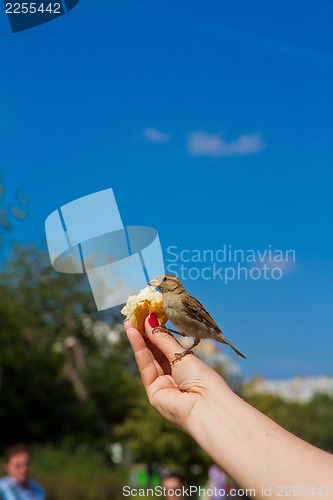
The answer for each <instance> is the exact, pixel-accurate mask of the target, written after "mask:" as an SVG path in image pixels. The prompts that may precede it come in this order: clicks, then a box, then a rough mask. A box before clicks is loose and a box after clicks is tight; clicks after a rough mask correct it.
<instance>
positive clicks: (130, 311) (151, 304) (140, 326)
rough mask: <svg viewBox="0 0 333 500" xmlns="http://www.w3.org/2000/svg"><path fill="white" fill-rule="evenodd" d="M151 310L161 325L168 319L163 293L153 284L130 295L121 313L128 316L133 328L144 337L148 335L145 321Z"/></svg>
mask: <svg viewBox="0 0 333 500" xmlns="http://www.w3.org/2000/svg"><path fill="white" fill-rule="evenodd" d="M151 312H153V313H154V314H155V316H156V318H157V320H158V322H159V324H160V325H161V326H164V325H165V323H166V322H167V321H168V318H167V317H166V314H165V311H164V309H163V297H162V294H161V293H160V292H158V291H157V290H155V288H154V287H152V286H146V288H144V289H143V290H141V291H140V293H139V294H138V295H131V296H130V297H128V299H127V303H126V305H125V306H124V307H123V308H122V310H121V314H123V315H124V316H126V317H127V318H128V319H129V320H130V322H131V324H132V326H133V328H136V329H137V330H139V332H140V333H141V335H143V336H144V337H146V332H145V328H144V321H145V319H146V317H147V316H148V315H149V314H150V313H151Z"/></svg>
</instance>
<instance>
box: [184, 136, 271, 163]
mask: <svg viewBox="0 0 333 500" xmlns="http://www.w3.org/2000/svg"><path fill="white" fill-rule="evenodd" d="M263 149H265V143H264V141H263V138H262V134H261V132H256V133H255V134H243V135H240V136H239V137H237V139H235V140H234V141H231V142H227V141H225V140H224V139H223V137H222V134H221V133H216V134H209V133H208V132H205V131H204V130H195V131H194V132H191V133H190V134H188V136H187V152H188V153H189V155H191V156H193V157H194V158H198V157H199V156H210V157H211V158H223V157H225V156H242V155H249V154H254V153H258V152H259V151H262V150H263Z"/></svg>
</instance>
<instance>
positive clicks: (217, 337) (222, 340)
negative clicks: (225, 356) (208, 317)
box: [215, 333, 247, 359]
mask: <svg viewBox="0 0 333 500" xmlns="http://www.w3.org/2000/svg"><path fill="white" fill-rule="evenodd" d="M215 340H217V341H218V342H221V344H227V345H228V346H230V347H231V348H232V349H233V350H234V351H235V353H236V354H238V356H241V357H242V358H245V359H247V357H246V356H244V354H243V353H242V352H240V351H239V350H238V349H237V348H236V347H235V346H234V345H232V344H231V342H229V340H227V339H226V338H225V337H224V335H223V334H222V333H219V334H218V335H216V336H215Z"/></svg>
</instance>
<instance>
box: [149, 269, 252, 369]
mask: <svg viewBox="0 0 333 500" xmlns="http://www.w3.org/2000/svg"><path fill="white" fill-rule="evenodd" d="M148 285H151V286H154V287H156V288H158V289H159V290H160V292H162V295H163V308H164V311H165V314H166V315H167V318H168V320H169V321H170V323H172V324H173V326H175V327H176V328H178V330H179V331H178V332H177V331H175V330H171V329H170V328H166V327H164V326H158V327H157V328H154V329H153V333H155V332H156V331H164V332H167V333H178V334H180V335H182V336H183V337H194V343H193V345H192V346H191V347H189V348H188V349H186V350H185V351H184V352H182V353H175V356H177V357H176V358H175V359H174V360H173V361H172V363H175V362H176V361H179V360H181V359H182V358H183V357H184V356H186V354H188V353H189V352H190V351H191V350H192V349H193V347H195V346H197V345H198V344H199V343H200V341H201V340H202V339H214V340H217V342H221V343H222V344H227V345H228V346H230V347H231V348H232V349H233V350H234V351H235V352H236V353H237V354H238V356H241V357H242V358H246V356H244V354H243V353H241V352H240V351H239V350H238V349H236V347H235V346H233V345H232V344H231V343H230V342H229V340H227V339H226V338H225V336H224V335H223V333H222V331H221V330H220V328H219V327H218V326H217V324H216V323H215V321H214V320H213V318H212V317H211V316H210V314H209V313H208V312H207V311H206V309H205V308H204V306H203V305H202V304H201V302H199V301H198V300H197V299H196V298H195V297H193V296H192V295H190V294H189V293H188V292H187V291H186V290H185V288H184V286H183V284H182V282H181V281H180V280H179V279H178V278H177V277H176V276H173V275H172V274H161V275H160V276H157V278H154V279H152V280H150V281H149V282H148Z"/></svg>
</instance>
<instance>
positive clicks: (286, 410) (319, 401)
mask: <svg viewBox="0 0 333 500" xmlns="http://www.w3.org/2000/svg"><path fill="white" fill-rule="evenodd" d="M246 400H247V402H248V403H250V404H251V405H252V406H254V407H255V408H257V409H258V410H259V411H261V412H262V413H264V414H265V415H267V416H268V417H270V418H271V419H272V420H274V421H275V422H277V423H278V424H279V425H281V426H282V427H284V428H285V429H287V430H289V431H290V432H292V433H293V434H295V435H296V436H298V437H300V438H301V439H304V440H305V441H307V442H309V443H311V444H313V445H314V446H317V447H318V448H321V449H323V450H326V451H331V452H332V451H333V398H332V397H330V396H329V395H328V394H325V393H317V394H315V395H314V397H313V398H312V399H311V400H310V401H309V402H304V403H303V402H296V401H286V400H284V399H282V398H279V397H278V396H275V395H252V396H248V397H247V398H246Z"/></svg>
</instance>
